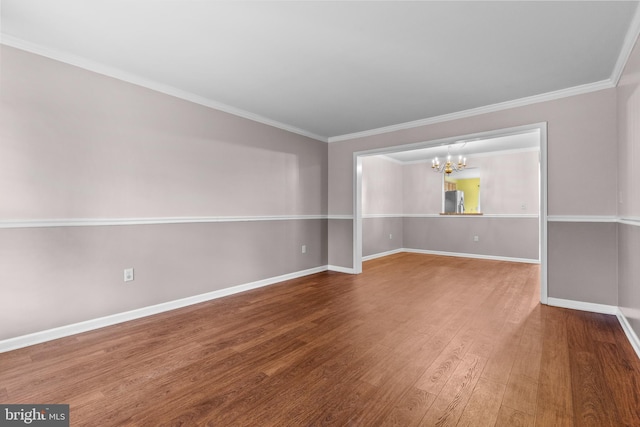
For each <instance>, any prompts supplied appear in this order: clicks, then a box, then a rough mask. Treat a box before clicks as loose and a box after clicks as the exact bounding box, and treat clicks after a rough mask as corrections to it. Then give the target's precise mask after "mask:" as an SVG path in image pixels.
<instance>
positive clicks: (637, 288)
mask: <svg viewBox="0 0 640 427" xmlns="http://www.w3.org/2000/svg"><path fill="white" fill-rule="evenodd" d="M617 100H618V104H617V107H618V112H617V113H618V114H617V116H618V153H619V155H618V156H619V157H618V159H619V162H618V163H619V167H618V186H619V188H618V189H619V199H618V216H619V217H620V218H621V219H622V221H621V222H620V223H619V224H618V306H619V307H620V311H621V312H622V314H623V315H624V316H625V318H626V320H627V322H628V324H629V325H630V327H631V328H632V329H633V331H634V332H635V334H636V335H637V336H640V263H639V262H638V260H640V186H639V185H638V182H640V172H638V164H640V43H639V42H637V41H636V46H635V47H634V49H633V51H632V53H631V55H630V57H629V59H628V61H627V64H626V67H625V69H624V72H623V74H622V77H621V78H620V82H619V83H618V87H617Z"/></svg>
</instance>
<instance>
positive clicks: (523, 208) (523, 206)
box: [520, 203, 527, 211]
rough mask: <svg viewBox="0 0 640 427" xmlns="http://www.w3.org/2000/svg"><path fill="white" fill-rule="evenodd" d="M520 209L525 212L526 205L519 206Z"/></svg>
mask: <svg viewBox="0 0 640 427" xmlns="http://www.w3.org/2000/svg"><path fill="white" fill-rule="evenodd" d="M520 209H522V210H523V211H526V210H527V204H526V203H523V204H521V205H520Z"/></svg>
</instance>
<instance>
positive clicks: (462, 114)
mask: <svg viewBox="0 0 640 427" xmlns="http://www.w3.org/2000/svg"><path fill="white" fill-rule="evenodd" d="M614 87H615V84H614V82H613V81H612V80H611V78H608V79H605V80H601V81H597V82H593V83H587V84H583V85H579V86H573V87H569V88H566V89H560V90H556V91H553V92H547V93H542V94H539V95H532V96H528V97H524V98H520V99H514V100H511V101H505V102H500V103H497V104H491V105H485V106H482V107H478V108H471V109H469V110H463V111H457V112H454V113H449V114H443V115H440V116H435V117H429V118H426V119H420V120H415V121H411V122H406V123H399V124H396V125H391V126H386V127H381V128H376V129H370V130H365V131H361V132H354V133H348V134H345V135H337V136H331V137H329V138H327V140H328V142H329V143H333V142H341V141H349V140H352V139H358V138H364V137H368V136H375V135H382V134H385V133H390V132H395V131H400V130H406V129H413V128H417V127H420V126H427V125H432V124H435V123H442V122H448V121H452V120H458V119H464V118H467V117H474V116H479V115H481V114H487V113H494V112H497V111H503V110H508V109H511V108H517V107H524V106H527V105H531V104H537V103H540V102H547V101H555V100H558V99H563V98H568V97H571V96H576V95H583V94H587V93H591V92H596V91H599V90H603V89H611V88H614Z"/></svg>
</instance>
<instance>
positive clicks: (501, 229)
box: [362, 150, 539, 262]
mask: <svg viewBox="0 0 640 427" xmlns="http://www.w3.org/2000/svg"><path fill="white" fill-rule="evenodd" d="M538 159H539V154H538V151H537V150H536V151H519V152H506V153H487V154H484V155H481V156H476V157H473V158H471V159H469V163H470V164H473V167H475V168H476V170H477V171H479V173H481V175H482V178H481V190H480V196H481V199H482V211H483V212H484V215H482V216H455V217H452V216H442V215H440V212H441V211H442V175H440V174H434V173H433V171H432V170H431V166H430V163H429V162H410V163H404V164H401V163H399V162H397V161H394V160H393V159H391V158H389V157H386V156H383V155H378V156H365V157H363V158H362V216H363V218H362V227H363V231H362V255H363V257H364V258H365V259H368V258H372V257H375V256H377V255H382V254H385V253H389V252H393V251H396V250H399V249H404V250H410V251H424V252H429V253H432V252H433V253H447V254H452V253H453V254H459V255H473V256H479V257H487V258H498V259H512V260H519V261H520V260H524V261H527V262H537V261H538V259H539V244H538V241H539V227H538V225H539V224H538V223H539V217H538V212H539V180H538V174H539V161H538ZM475 236H478V241H475V240H474V237H475Z"/></svg>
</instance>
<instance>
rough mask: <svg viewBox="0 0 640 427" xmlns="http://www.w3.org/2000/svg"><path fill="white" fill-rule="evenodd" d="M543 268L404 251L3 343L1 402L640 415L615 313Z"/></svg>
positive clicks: (216, 415) (523, 422) (243, 417)
mask: <svg viewBox="0 0 640 427" xmlns="http://www.w3.org/2000/svg"><path fill="white" fill-rule="evenodd" d="M538 274H539V267H538V266H537V265H529V264H516V263H508V262H501V261H487V260H473V259H466V258H450V257H440V256H431V255H420V254H408V253H403V254H396V255H392V256H388V257H385V258H380V259H377V260H373V261H369V262H367V263H365V266H364V273H363V274H361V275H358V276H352V275H346V274H341V273H332V272H326V273H319V274H316V275H313V276H307V277H305V278H301V279H296V280H291V281H288V282H284V283H281V284H277V285H273V286H270V287H266V288H261V289H257V290H254V291H250V292H246V293H243V294H238V295H234V296H231V297H227V298H223V299H219V300H214V301H210V302H207V303H203V304H199V305H196V306H191V307H187V308H184V309H180V310H175V311H172V312H168V313H163V314H160V315H156V316H152V317H148V318H144V319H140V320H136V321H132V322H128V323H124V324H120V325H116V326H112V327H108V328H104V329H101V330H96V331H92V332H88V333H84V334H80V335H76V336H73V337H68V338H64V339H60V340H56V341H52V342H48V343H44V344H40V345H36V346H32V347H29V348H25V349H20V350H16V351H12V352H8V353H3V354H0V402H4V403H68V404H70V412H71V425H73V426H85V425H86V426H95V425H102V426H120V425H133V426H161V425H167V426H170V425H171V426H173V425H211V426H236V425H237V426H285V425H286V426H307V425H313V426H316V425H337V426H341V425H353V426H412V425H424V426H456V425H457V426H474V427H476V426H545V427H546V426H572V425H575V426H640V361H639V360H638V358H637V356H636V355H635V353H634V352H633V349H632V348H631V345H630V344H629V343H628V341H627V339H626V337H625V336H624V333H623V331H622V329H621V328H620V326H619V324H618V322H617V320H616V318H615V317H614V316H607V315H599V314H592V313H586V312H579V311H572V310H565V309H560V308H553V307H547V306H541V305H540V304H539V303H538V299H539V289H538V283H539V278H538Z"/></svg>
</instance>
